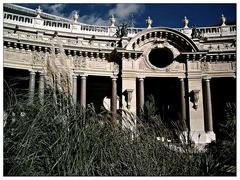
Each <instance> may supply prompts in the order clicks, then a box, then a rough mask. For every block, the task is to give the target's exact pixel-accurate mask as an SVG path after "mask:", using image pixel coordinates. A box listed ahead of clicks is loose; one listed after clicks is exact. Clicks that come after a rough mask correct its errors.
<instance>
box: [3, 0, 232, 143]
mask: <svg viewBox="0 0 240 180" xmlns="http://www.w3.org/2000/svg"><path fill="white" fill-rule="evenodd" d="M79 19H80V20H81V17H79V15H78V13H77V12H75V13H73V17H72V19H65V18H61V17H57V16H54V15H51V14H47V13H44V12H43V11H42V9H41V8H40V7H39V8H37V9H36V10H32V9H28V8H24V7H20V6H17V5H13V4H4V19H3V41H4V42H3V45H4V46H3V55H4V79H5V80H6V81H8V80H9V79H10V77H11V76H23V75H25V77H26V79H27V80H26V81H25V83H22V86H25V87H26V88H28V91H29V92H28V94H29V97H28V98H29V101H30V102H33V98H34V94H35V92H38V95H39V98H40V99H41V100H42V101H43V100H44V92H45V87H46V86H47V84H46V81H47V78H46V76H47V74H48V71H49V69H48V68H49V66H51V63H52V62H54V63H55V64H54V65H52V66H54V67H55V68H57V71H61V73H62V74H64V73H65V75H66V76H69V84H70V87H71V88H69V89H70V94H72V99H73V102H74V103H78V102H80V104H81V106H82V107H83V108H84V107H86V106H87V104H89V103H93V104H94V106H95V108H96V110H100V108H101V107H105V108H106V109H108V110H109V111H111V112H112V114H113V119H116V116H117V113H118V109H122V110H127V111H129V112H131V113H133V114H135V115H136V114H137V113H138V110H139V109H142V108H143V107H144V103H145V101H146V100H147V99H148V96H149V95H152V96H153V97H154V99H155V103H156V106H157V107H158V109H159V112H160V114H161V117H162V118H171V119H176V120H178V121H181V122H182V124H183V125H184V129H185V130H186V131H188V132H189V133H190V137H191V139H192V140H193V141H194V142H195V143H210V142H211V141H213V140H216V134H215V132H216V131H217V127H218V126H217V124H218V118H220V116H221V111H223V104H224V103H226V102H229V101H230V102H236V100H235V99H236V25H227V22H226V18H225V17H224V15H222V16H221V18H220V19H221V26H214V27H199V28H190V27H188V24H189V23H188V22H189V20H188V19H187V17H184V18H183V28H163V27H152V26H151V25H152V19H151V18H150V17H149V18H148V19H147V20H146V23H147V28H129V27H124V25H123V26H121V28H119V27H117V26H116V25H115V21H116V20H115V17H114V16H112V17H111V18H110V19H109V26H97V25H88V24H83V23H80V22H79V21H80V20H79ZM8 83H10V82H8ZM62 89H64V87H62ZM219 111H220V114H219Z"/></svg>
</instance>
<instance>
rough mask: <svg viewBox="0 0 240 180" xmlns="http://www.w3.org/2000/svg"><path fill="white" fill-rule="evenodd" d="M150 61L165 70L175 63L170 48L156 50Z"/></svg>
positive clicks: (151, 54)
mask: <svg viewBox="0 0 240 180" xmlns="http://www.w3.org/2000/svg"><path fill="white" fill-rule="evenodd" d="M149 61H150V63H151V64H152V65H154V66H156V67H159V68H164V67H166V66H168V65H170V64H171V63H172V62H173V53H172V52H171V50H170V49H168V48H156V49H153V50H152V51H151V52H150V54H149Z"/></svg>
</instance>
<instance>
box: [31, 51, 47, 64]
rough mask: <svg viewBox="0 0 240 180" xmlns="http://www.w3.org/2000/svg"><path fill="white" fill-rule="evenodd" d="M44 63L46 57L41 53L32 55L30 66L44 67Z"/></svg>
mask: <svg viewBox="0 0 240 180" xmlns="http://www.w3.org/2000/svg"><path fill="white" fill-rule="evenodd" d="M45 62H46V56H45V54H43V53H34V54H33V55H32V64H33V65H36V64H38V65H39V64H41V65H45Z"/></svg>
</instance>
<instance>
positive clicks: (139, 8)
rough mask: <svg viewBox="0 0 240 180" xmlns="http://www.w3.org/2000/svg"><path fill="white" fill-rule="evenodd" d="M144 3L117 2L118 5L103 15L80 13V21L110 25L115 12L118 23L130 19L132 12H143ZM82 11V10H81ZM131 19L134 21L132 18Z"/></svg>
mask: <svg viewBox="0 0 240 180" xmlns="http://www.w3.org/2000/svg"><path fill="white" fill-rule="evenodd" d="M143 11H144V5H141V4H116V6H115V7H114V8H112V9H110V10H109V11H108V12H107V13H106V14H102V17H99V16H97V15H96V13H93V14H90V15H83V16H81V14H80V22H82V23H86V24H92V25H93V24H95V25H105V26H108V25H110V20H109V18H110V17H111V15H112V14H113V15H114V17H115V18H116V24H120V23H122V22H125V23H126V22H127V21H129V20H130V18H131V15H132V14H137V15H139V14H140V13H143ZM80 13H81V11H80ZM131 21H134V20H132V19H131Z"/></svg>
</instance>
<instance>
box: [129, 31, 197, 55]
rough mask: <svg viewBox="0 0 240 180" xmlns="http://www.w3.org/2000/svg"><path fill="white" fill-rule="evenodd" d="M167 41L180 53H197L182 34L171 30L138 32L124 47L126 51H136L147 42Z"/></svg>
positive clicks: (191, 43)
mask: <svg viewBox="0 0 240 180" xmlns="http://www.w3.org/2000/svg"><path fill="white" fill-rule="evenodd" d="M158 41H160V42H164V41H167V42H168V43H170V44H171V45H173V46H174V47H176V48H177V49H178V50H179V51H180V52H197V51H199V50H198V47H197V46H196V44H195V43H194V42H193V41H192V40H191V39H190V38H189V37H187V36H186V35H184V34H183V33H181V32H179V31H177V30H174V29H171V28H165V27H160V28H151V29H147V30H145V31H142V32H140V33H139V34H137V35H136V36H135V37H134V38H132V39H131V41H130V42H129V43H128V45H127V46H126V49H127V50H138V49H140V47H141V46H142V45H144V44H145V43H149V42H156V43H157V42H158Z"/></svg>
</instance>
